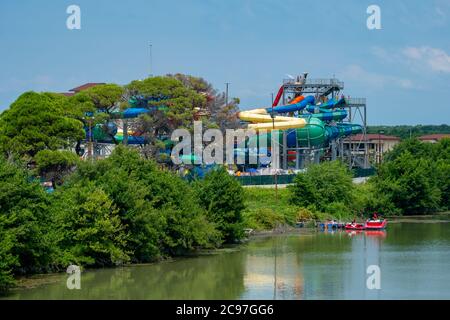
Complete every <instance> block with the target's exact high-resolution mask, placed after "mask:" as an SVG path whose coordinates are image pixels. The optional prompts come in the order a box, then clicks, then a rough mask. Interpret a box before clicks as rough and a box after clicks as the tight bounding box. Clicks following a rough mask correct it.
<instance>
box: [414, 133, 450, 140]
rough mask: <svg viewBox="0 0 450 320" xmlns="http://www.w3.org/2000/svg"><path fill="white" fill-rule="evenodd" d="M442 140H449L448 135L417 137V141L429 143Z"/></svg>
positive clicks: (449, 134)
mask: <svg viewBox="0 0 450 320" xmlns="http://www.w3.org/2000/svg"><path fill="white" fill-rule="evenodd" d="M444 138H450V133H436V134H427V135H424V136H421V137H419V138H418V139H419V140H422V141H430V140H435V141H439V140H441V139H444Z"/></svg>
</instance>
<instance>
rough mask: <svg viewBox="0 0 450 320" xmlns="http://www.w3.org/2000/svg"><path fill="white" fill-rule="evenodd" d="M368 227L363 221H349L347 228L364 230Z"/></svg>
mask: <svg viewBox="0 0 450 320" xmlns="http://www.w3.org/2000/svg"><path fill="white" fill-rule="evenodd" d="M365 228H366V227H365V225H364V224H362V223H347V224H346V225H345V230H364V229H365Z"/></svg>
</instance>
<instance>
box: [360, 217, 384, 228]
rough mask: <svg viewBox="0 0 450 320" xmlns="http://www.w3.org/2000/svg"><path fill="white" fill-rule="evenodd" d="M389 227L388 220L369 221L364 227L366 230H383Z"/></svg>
mask: <svg viewBox="0 0 450 320" xmlns="http://www.w3.org/2000/svg"><path fill="white" fill-rule="evenodd" d="M386 226H387V220H386V219H383V220H367V221H366V224H365V225H364V227H365V229H366V230H383V229H385V228H386Z"/></svg>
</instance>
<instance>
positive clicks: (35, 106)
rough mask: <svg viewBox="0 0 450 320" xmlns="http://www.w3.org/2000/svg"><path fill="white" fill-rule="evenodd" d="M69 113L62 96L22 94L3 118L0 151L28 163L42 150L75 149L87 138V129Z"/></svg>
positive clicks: (0, 131)
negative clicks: (85, 135) (25, 160)
mask: <svg viewBox="0 0 450 320" xmlns="http://www.w3.org/2000/svg"><path fill="white" fill-rule="evenodd" d="M69 114H70V111H69V110H68V100H67V98H66V97H65V96H63V95H58V94H53V93H35V92H26V93H24V94H22V95H21V96H20V97H19V98H18V99H17V100H16V101H15V102H14V103H13V104H12V105H11V107H10V108H9V109H7V110H5V111H4V112H3V113H2V114H1V115H0V152H1V153H3V154H4V155H6V156H8V157H11V156H19V157H20V158H24V159H27V160H29V159H31V158H33V157H34V156H35V155H36V153H38V152H39V151H41V150H46V149H48V150H57V149H61V148H65V147H70V146H72V145H73V144H74V143H75V142H76V141H78V140H79V139H82V138H83V137H84V130H83V125H82V123H81V122H80V121H78V120H76V119H74V118H72V117H70V116H69Z"/></svg>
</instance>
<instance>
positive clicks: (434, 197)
mask: <svg viewBox="0 0 450 320" xmlns="http://www.w3.org/2000/svg"><path fill="white" fill-rule="evenodd" d="M371 184H373V188H374V191H375V193H376V194H379V195H382V196H383V197H384V198H385V199H386V201H385V203H388V204H390V205H391V206H392V207H394V208H395V210H396V211H397V213H400V214H423V213H431V212H436V211H439V210H448V209H449V208H450V204H449V196H450V187H449V186H450V139H443V140H441V141H440V142H438V143H435V144H433V143H424V142H420V141H418V140H415V139H408V140H405V141H404V142H402V143H400V144H399V145H397V146H396V147H395V148H394V149H393V150H392V152H390V154H388V156H387V157H386V160H385V162H384V163H383V164H382V165H381V166H380V167H379V169H378V175H377V176H375V177H374V178H373V179H372V181H371Z"/></svg>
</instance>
